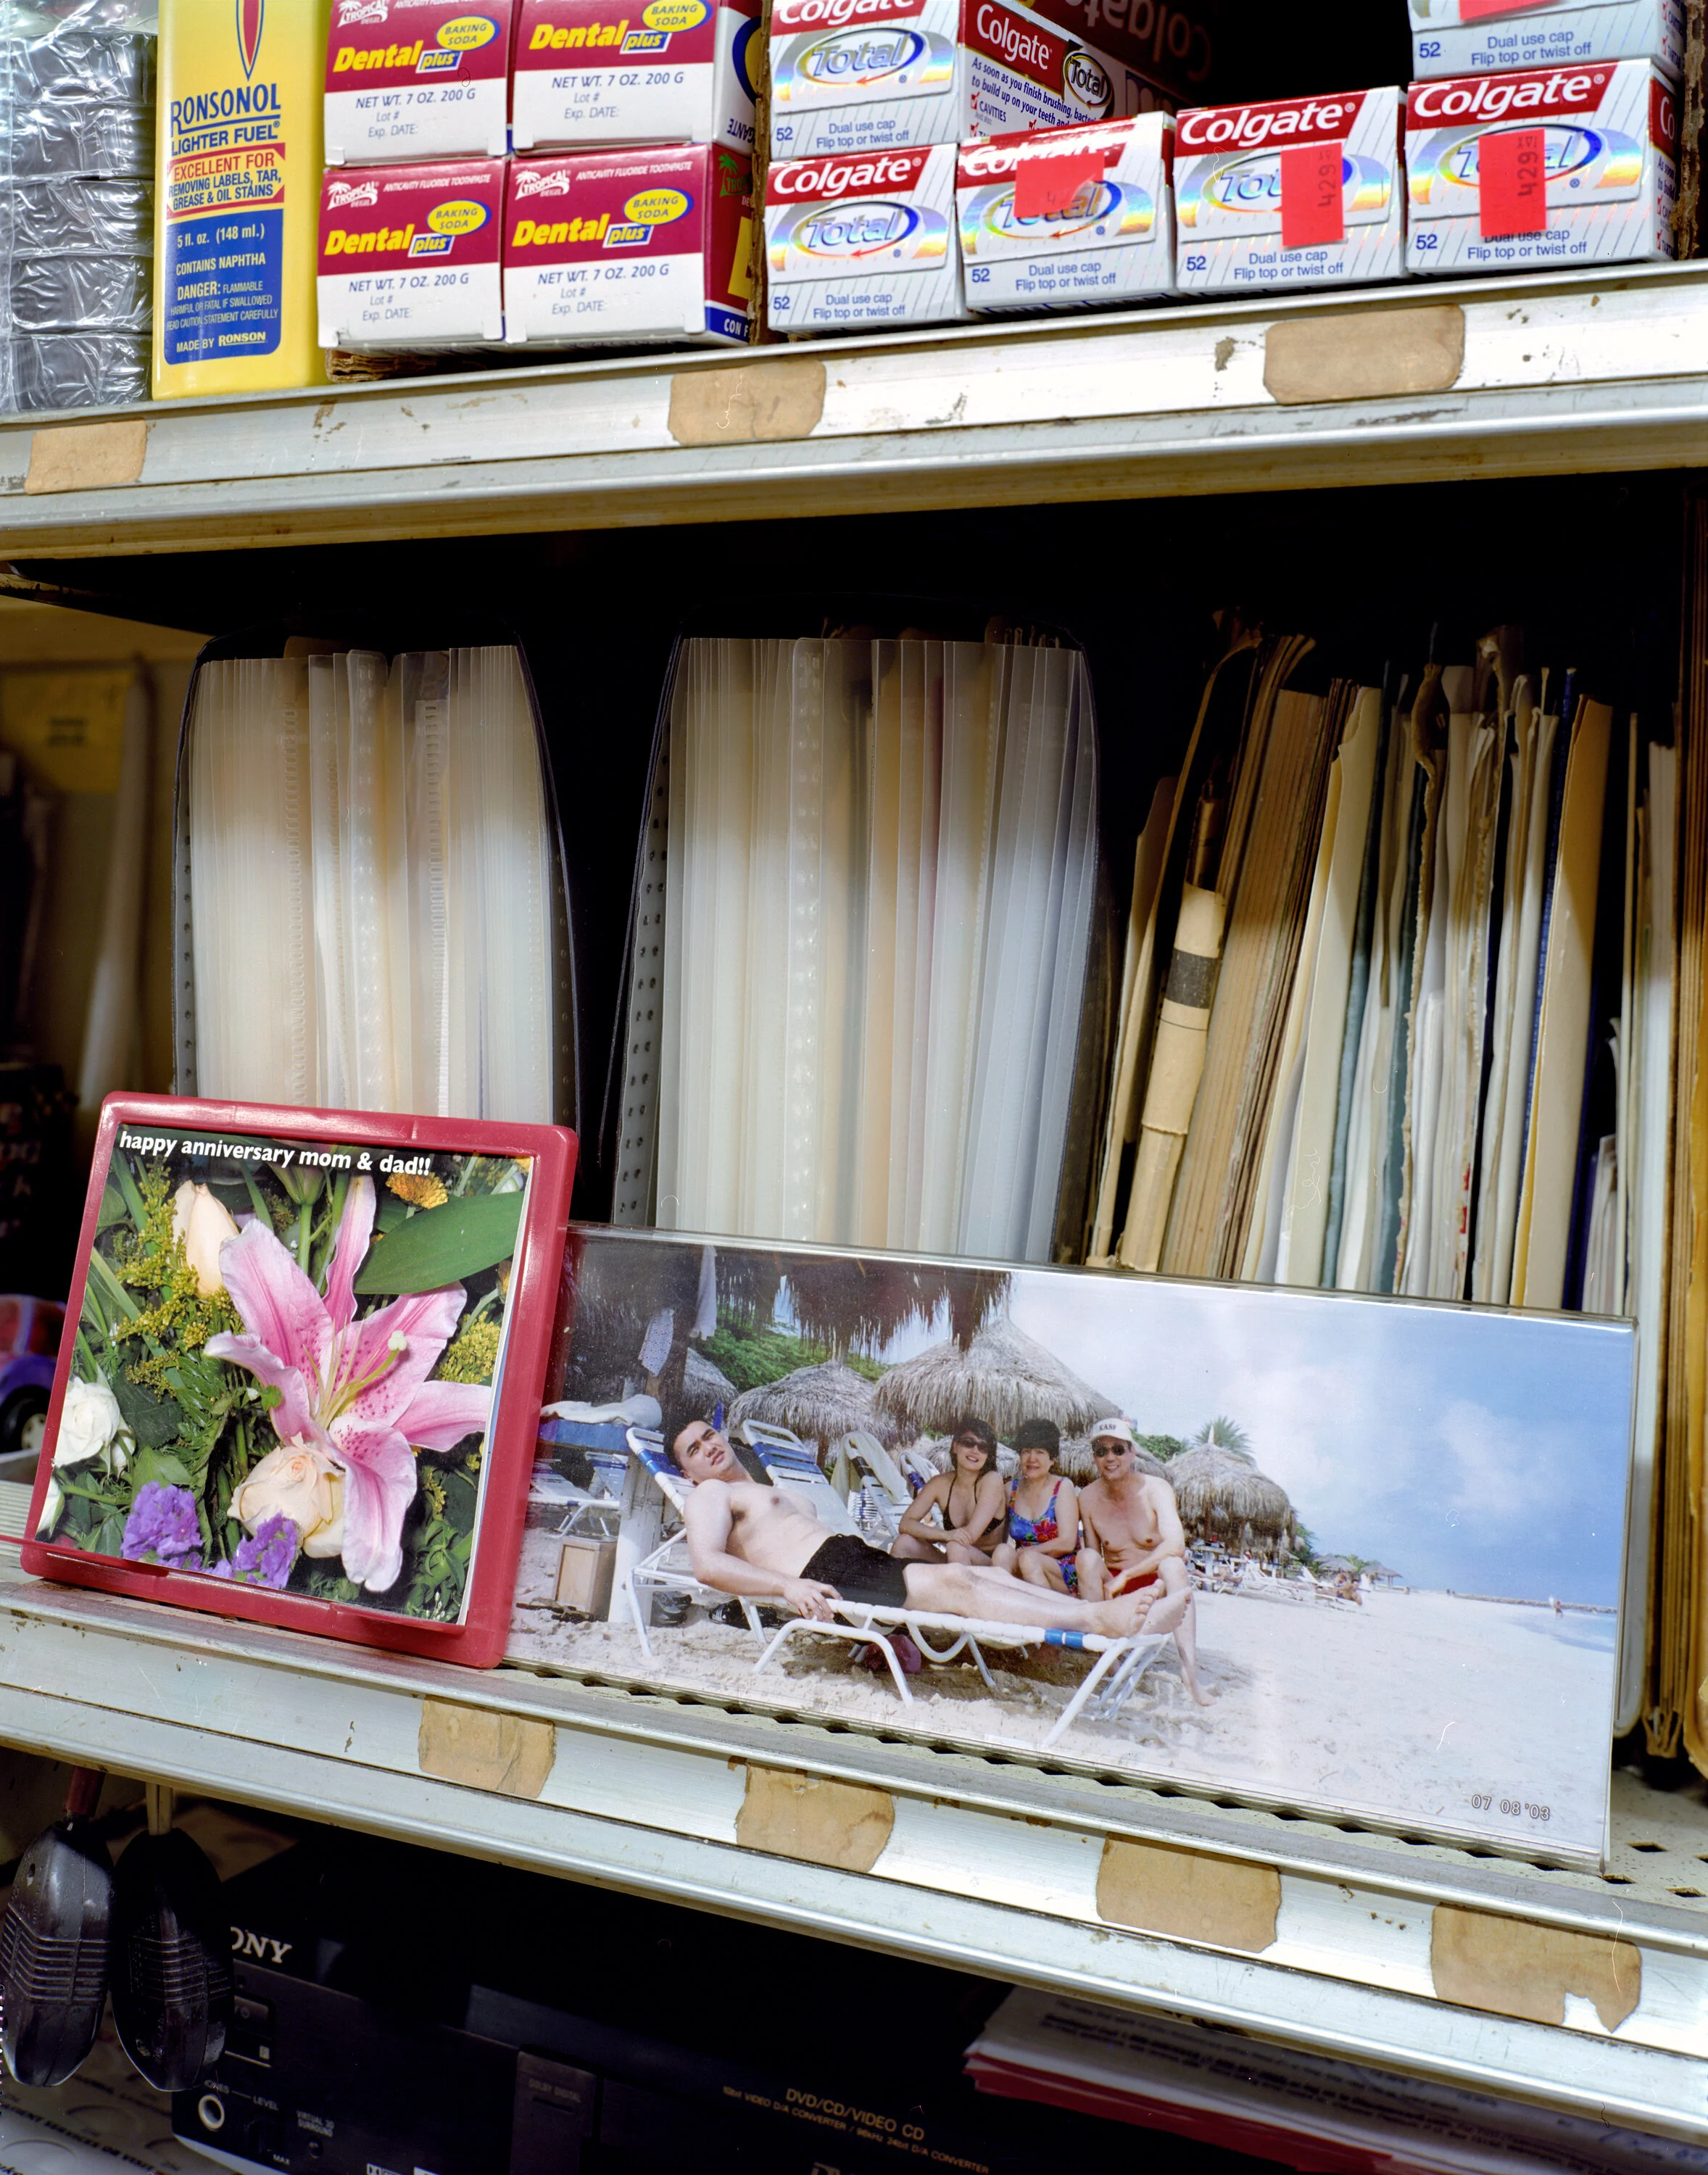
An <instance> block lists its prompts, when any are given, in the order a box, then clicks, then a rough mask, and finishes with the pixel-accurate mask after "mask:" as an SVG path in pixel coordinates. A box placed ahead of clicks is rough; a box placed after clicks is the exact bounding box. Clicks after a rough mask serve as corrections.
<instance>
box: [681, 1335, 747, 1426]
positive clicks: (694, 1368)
mask: <svg viewBox="0 0 1708 2175" xmlns="http://www.w3.org/2000/svg"><path fill="white" fill-rule="evenodd" d="M734 1403H735V1384H734V1383H733V1382H732V1381H731V1380H729V1376H728V1375H726V1374H724V1371H723V1370H722V1369H721V1368H719V1367H714V1366H713V1364H712V1362H711V1361H710V1360H709V1359H708V1358H707V1357H706V1355H705V1353H703V1352H697V1351H695V1349H694V1348H693V1347H692V1345H690V1346H689V1348H688V1354H687V1359H686V1362H685V1364H684V1365H683V1369H682V1404H683V1408H684V1409H685V1410H686V1413H687V1414H688V1417H689V1418H691V1419H700V1420H708V1419H710V1418H711V1417H712V1415H713V1413H714V1412H715V1411H716V1410H717V1408H718V1406H719V1405H722V1406H723V1408H724V1418H726V1419H727V1418H729V1408H730V1406H731V1405H732V1404H734Z"/></svg>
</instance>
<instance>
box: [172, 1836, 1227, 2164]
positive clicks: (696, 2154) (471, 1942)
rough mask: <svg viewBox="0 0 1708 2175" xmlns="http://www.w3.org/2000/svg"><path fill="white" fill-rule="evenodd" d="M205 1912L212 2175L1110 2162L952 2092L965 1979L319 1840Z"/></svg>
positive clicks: (1087, 2132)
mask: <svg viewBox="0 0 1708 2175" xmlns="http://www.w3.org/2000/svg"><path fill="white" fill-rule="evenodd" d="M224 1892H225V1898H226V1901H227V1903H228V1905H229V1908H230V1919H231V1940H232V1947H233V1950H234V1956H235V1962H236V2016H235V2018H234V2020H233V2024H232V2028H231V2031H230V2036H229V2037H228V2038H227V2040H226V2043H225V2053H223V2054H222V2055H221V2057H220V2061H219V2063H218V2064H217V2066H216V2067H215V2068H214V2070H213V2071H212V2073H211V2074H210V2075H209V2076H208V2077H207V2078H206V2079H204V2080H203V2083H202V2084H201V2085H200V2086H198V2088H197V2089H196V2090H194V2091H187V2092H182V2093H180V2094H178V2096H176V2099H175V2100H174V2102H173V2127H174V2129H175V2130H176V2134H177V2135H178V2137H179V2138H180V2139H181V2140H182V2141H183V2142H184V2143H185V2144H187V2145H193V2146H195V2147H196V2148H197V2149H198V2150H199V2151H203V2152H204V2153H208V2154H209V2155H211V2156H213V2157H214V2158H215V2159H217V2160H219V2161H222V2162H224V2164H225V2166H227V2167H231V2168H234V2169H236V2170H238V2171H240V2175H252V2171H253V2170H256V2169H264V2170H269V2171H275V2175H662V2171H664V2170H666V2169H669V2170H671V2171H677V2170H682V2169H690V2170H691V2171H692V2175H895V2171H897V2170H899V2169H901V2168H902V2167H911V2168H912V2169H914V2171H916V2175H1057V2171H1059V2170H1060V2169H1061V2168H1062V2167H1065V2166H1066V2165H1068V2164H1070V2163H1076V2164H1080V2165H1087V2164H1093V2163H1094V2162H1096V2161H1099V2160H1101V2159H1103V2158H1105V2157H1107V2156H1109V2155H1110V2154H1111V2153H1116V2154H1121V2155H1126V2154H1130V2153H1131V2151H1133V2149H1134V2145H1135V2143H1136V2139H1135V2134H1134V2132H1133V2131H1132V2130H1131V2129H1130V2128H1128V2127H1126V2126H1125V2125H1120V2126H1116V2125H1109V2124H1105V2123H1099V2122H1096V2121H1093V2120H1092V2119H1090V2118H1087V2117H1084V2116H1081V2115H1076V2114H1071V2113H1064V2112H1062V2111H1060V2110H1059V2109H1056V2110H1052V2109H1047V2108H1043V2107H1031V2106H1026V2105H1022V2104H1019V2103H1017V2102H1011V2101H1000V2100H995V2099H990V2098H985V2097H981V2096H980V2095H979V2094H978V2093H977V2092H976V2091H974V2090H973V2087H972V2086H971V2085H970V2084H969V2083H968V2080H966V2079H965V2077H964V2076H963V2075H962V2067H961V2063H962V2050H963V2049H964V2048H965V2047H966V2046H967V2045H968V2042H969V2041H971V2040H972V2039H973V2038H974V2037H976V2036H977V2035H978V2033H979V2030H980V2029H981V2028H982V2026H983V2025H984V2020H985V2019H986V2018H987V2016H988V2015H990V2011H991V2010H993V2009H994V2008H995V2005H996V2004H997V2003H998V2002H999V2001H1000V1999H1002V1997H1003V1995H1004V1993H1006V1991H1007V1989H1006V1988H1005V1987H1001V1986H998V1985H995V1984H993V1983H991V1982H989V1981H986V1980H981V1979H975V1978H972V1977H965V1976H962V1975H961V1974H958V1973H956V1972H949V1971H945V1970H939V1969H935V1968H933V1967H931V1966H926V1965H922V1964H915V1963H912V1962H908V1961H901V1960H898V1959H896V1958H893V1957H886V1956H882V1955H876V1954H873V1953H871V1952H870V1951H867V1950H862V1949H856V1948H850V1947H842V1946H835V1945H832V1944H830V1943H828V1942H826V1941H821V1940H816V1939H811V1938H809V1937H806V1936H805V1935H800V1934H785V1933H781V1932H778V1931H775V1930H773V1929H771V1928H763V1927H756V1926H750V1925H746V1924H743V1923H738V1922H735V1921H733V1920H729V1919H725V1918H718V1917H713V1916H711V1915H710V1914H708V1913H704V1912H694V1911H690V1910H686V1909H683V1908H680V1907H677V1906H675V1905H670V1904H662V1903H654V1902H649V1901H641V1900H638V1899H637V1898H635V1897H632V1896H623V1895H621V1894H618V1893H615V1892H614V1891H610V1890H602V1889H598V1888H592V1887H586V1886H581V1885H575V1884H572V1883H570V1882H567V1881H561V1880H554V1879H549V1878H546V1877H544V1876H542V1875H539V1874H526V1873H520V1872H517V1871H513V1870H511V1869H506V1868H502V1867H496V1866H490V1865H483V1864H480V1863H474V1862H471V1861H469V1860H466V1859H459V1858H448V1857H445V1856H442V1855H440V1854H439V1853H436V1852H431V1851H426V1850H420V1849H415V1848H412V1847H407V1846H404V1845H399V1844H394V1843H387V1842H379V1841H371V1840H369V1839H367V1838H365V1837H361V1836H348V1835H342V1834H339V1833H336V1832H334V1831H324V1833H323V1834H322V1835H320V1836H317V1837H316V1838H315V1839H314V1840H312V1841H307V1842H304V1843H301V1844H298V1845H297V1846H296V1847H295V1848H293V1849H291V1850H290V1851H287V1852H284V1853H283V1854H281V1855H280V1856H279V1857H277V1858H273V1859H271V1860H269V1861H268V1863H264V1864H262V1865H259V1866H257V1867H255V1868H253V1869H252V1870H250V1871H249V1872H247V1873H244V1874H239V1875H237V1876H236V1878H235V1879H232V1880H230V1881H228V1882H227V1883H226V1885H225V1891H224ZM930 1901H931V1899H930V1896H928V1895H925V1894H924V1893H922V1894H921V1896H920V1898H919V1905H920V1909H921V1911H922V1912H929V1910H930ZM1143 2150H1144V2153H1145V2157H1146V2159H1147V2163H1148V2169H1149V2175H1168V2171H1170V2170H1173V2169H1176V2168H1184V2167H1187V2166H1188V2165H1189V2164H1190V2167H1191V2168H1192V2169H1193V2171H1194V2175H1211V2171H1213V2170H1218V2169H1228V2170H1232V2169H1234V2168H1244V2167H1255V2165H1256V2163H1255V2162H1251V2161H1245V2160H1243V2159H1241V2158H1239V2157H1238V2156H1234V2155H1231V2154H1223V2153H1220V2152H1217V2151H1214V2150H1213V2149H1212V2148H1207V2147H1204V2146H1201V2145H1185V2143H1184V2142H1183V2141H1182V2140H1177V2139H1174V2138H1173V2137H1169V2136H1167V2135H1165V2134H1158V2133H1152V2134H1148V2135H1147V2136H1146V2138H1145V2140H1144V2147H1143Z"/></svg>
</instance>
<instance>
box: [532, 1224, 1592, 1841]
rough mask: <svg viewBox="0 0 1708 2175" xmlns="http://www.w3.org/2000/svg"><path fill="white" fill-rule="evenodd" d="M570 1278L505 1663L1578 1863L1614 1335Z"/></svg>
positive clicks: (670, 1269) (675, 1266) (856, 1264)
mask: <svg viewBox="0 0 1708 2175" xmlns="http://www.w3.org/2000/svg"><path fill="white" fill-rule="evenodd" d="M572 1255H573V1265H572V1273H573V1280H574V1295H575V1307H574V1314H573V1319H572V1326H571V1327H570V1329H569V1331H568V1332H567V1337H566V1340H565V1343H564V1348H563V1350H562V1353H561V1365H560V1367H559V1370H558V1377H559V1379H558V1380H556V1382H555V1383H554V1385H553V1391H554V1396H553V1400H552V1402H551V1403H550V1405H549V1406H548V1407H547V1408H546V1413H545V1417H544V1418H543V1419H542V1423H541V1435H540V1444H539V1449H538V1454H537V1458H536V1463H535V1467H534V1483H533V1488H532V1491H531V1494H530V1500H529V1519H528V1530H527V1534H526V1537H525V1540H524V1545H523V1559H522V1565H521V1570H520V1572H519V1575H518V1586H517V1592H516V1604H515V1608H514V1611H513V1615H512V1631H511V1638H510V1643H509V1650H508V1651H509V1657H510V1659H511V1660H512V1661H514V1662H520V1663H523V1664H525V1665H527V1666H530V1667H533V1668H542V1669H550V1670H554V1671H562V1672H567V1673H572V1674H575V1675H578V1676H582V1677H584V1678H587V1679H594V1680H603V1681H607V1682H611V1683H621V1684H655V1685H657V1686H659V1687H660V1688H662V1689H667V1690H672V1691H678V1692H680V1691H686V1692H690V1693H695V1694H698V1695H702V1696H703V1697H706V1698H708V1699H710V1700H716V1701H718V1702H719V1703H721V1704H726V1705H727V1704H731V1703H735V1702H739V1703H740V1704H742V1705H745V1706H753V1707H756V1708H759V1709H762V1710H765V1711H773V1712H782V1713H790V1714H801V1715H810V1716H813V1717H817V1718H820V1719H833V1720H835V1721H838V1722H841V1723H843V1724H845V1725H847V1726H849V1727H851V1728H863V1729H870V1730H872V1731H875V1732H876V1731H882V1732H886V1733H898V1734H903V1735H908V1736H914V1737H918V1738H923V1739H925V1740H927V1741H933V1742H938V1743H954V1744H964V1745H968V1746H970V1747H975V1748H977V1749H981V1750H997V1749H1000V1751H1002V1752H1003V1753H1005V1754H1006V1755H1009V1756H1012V1757H1016V1758H1022V1759H1036V1760H1039V1761H1041V1762H1048V1763H1050V1764H1054V1765H1062V1766H1067V1767H1073V1768H1078V1769H1083V1770H1089V1771H1101V1772H1109V1771H1119V1772H1123V1773H1128V1774H1131V1776H1133V1777H1134V1778H1135V1779H1148V1780H1155V1781H1160V1782H1167V1783H1169V1784H1171V1785H1174V1786H1175V1787H1182V1788H1189V1789H1198V1790H1202V1791H1206V1792H1209V1793H1214V1794H1217V1795H1235V1796H1240V1797H1244V1798H1250V1800H1251V1801H1252V1802H1254V1803H1269V1804H1277V1805H1282V1806H1288V1807H1296V1808H1298V1809H1300V1810H1302V1811H1306V1812H1311V1811H1316V1812H1322V1813H1326V1814H1332V1815H1335V1816H1343V1817H1344V1816H1350V1817H1353V1818H1356V1819H1358V1820H1365V1821H1369V1822H1371V1823H1374V1824H1375V1825H1386V1826H1391V1827H1395V1828H1398V1829H1401V1830H1402V1831H1405V1832H1407V1833H1418V1834H1437V1835H1440V1836H1444V1837H1457V1838H1474V1839H1477V1840H1479V1841H1484V1842H1487V1843H1489V1844H1492V1845H1494V1846H1495V1847H1501V1846H1503V1845H1504V1846H1505V1847H1510V1848H1515V1849H1522V1850H1524V1851H1526V1852H1546V1853H1548V1854H1551V1855H1553V1854H1558V1855H1561V1856H1564V1857H1580V1858H1597V1857H1598V1856H1599V1854H1600V1852H1601V1850H1602V1841H1603V1836H1604V1829H1605V1820H1606V1805H1607V1791H1608V1781H1607V1765H1606V1760H1605V1759H1604V1757H1602V1752H1603V1750H1604V1748H1605V1744H1606V1739H1607V1734H1608V1728H1609V1725H1610V1719H1611V1714H1612V1706H1613V1684H1614V1665H1615V1654H1616V1646H1617V1635H1618V1616H1617V1605H1618V1600H1619V1588H1620V1575H1621V1568H1622V1564H1623V1558H1624V1525H1625V1494H1626V1484H1627V1471H1628V1464H1629V1429H1630V1418H1629V1415H1630V1405H1631V1380H1632V1368H1633V1364H1634V1341H1633V1338H1632V1336H1631V1333H1630V1331H1629V1326H1627V1325H1624V1324H1621V1323H1616V1322H1611V1321H1608V1322H1600V1321H1588V1320H1585V1319H1581V1318H1577V1319H1570V1320H1569V1319H1566V1318H1564V1317H1539V1316H1534V1315H1531V1316H1519V1315H1503V1314H1499V1313H1494V1312H1492V1311H1490V1310H1470V1309H1466V1308H1460V1307H1452V1306H1447V1305H1441V1304H1428V1303H1421V1304H1420V1303H1417V1302H1411V1301H1404V1300H1381V1299H1361V1298H1349V1297H1341V1296H1334V1295H1326V1294H1304V1293H1297V1294H1293V1293H1274V1292H1266V1293H1262V1294H1258V1293H1255V1292H1250V1291H1248V1290H1244V1289H1242V1288H1239V1287H1234V1286H1222V1285H1212V1284H1206V1283H1185V1282H1170V1281H1166V1280H1163V1279H1161V1278H1155V1277H1117V1276H1099V1275H1096V1274H1087V1273H1085V1272H1071V1271H1057V1270H1049V1269H1027V1268H1017V1269H1013V1270H986V1269H981V1268H979V1267H976V1266H968V1265H956V1264H942V1265H938V1264H932V1263H928V1262H923V1261H917V1260H913V1259H906V1258H902V1257H895V1256H891V1257H885V1256H863V1257H859V1258H855V1257H852V1256H832V1255H827V1254H815V1253H811V1252H791V1251H780V1250H777V1249H774V1248H763V1247H759V1246H754V1245H741V1244H738V1243H731V1242H726V1241H718V1242H717V1243H716V1244H715V1245H714V1244H710V1243H706V1242H702V1241H698V1240H686V1239H677V1238H674V1237H654V1236H652V1235H650V1234H644V1235H643V1234H622V1233H612V1232H594V1231H588V1232H586V1233H581V1234H572Z"/></svg>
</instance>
